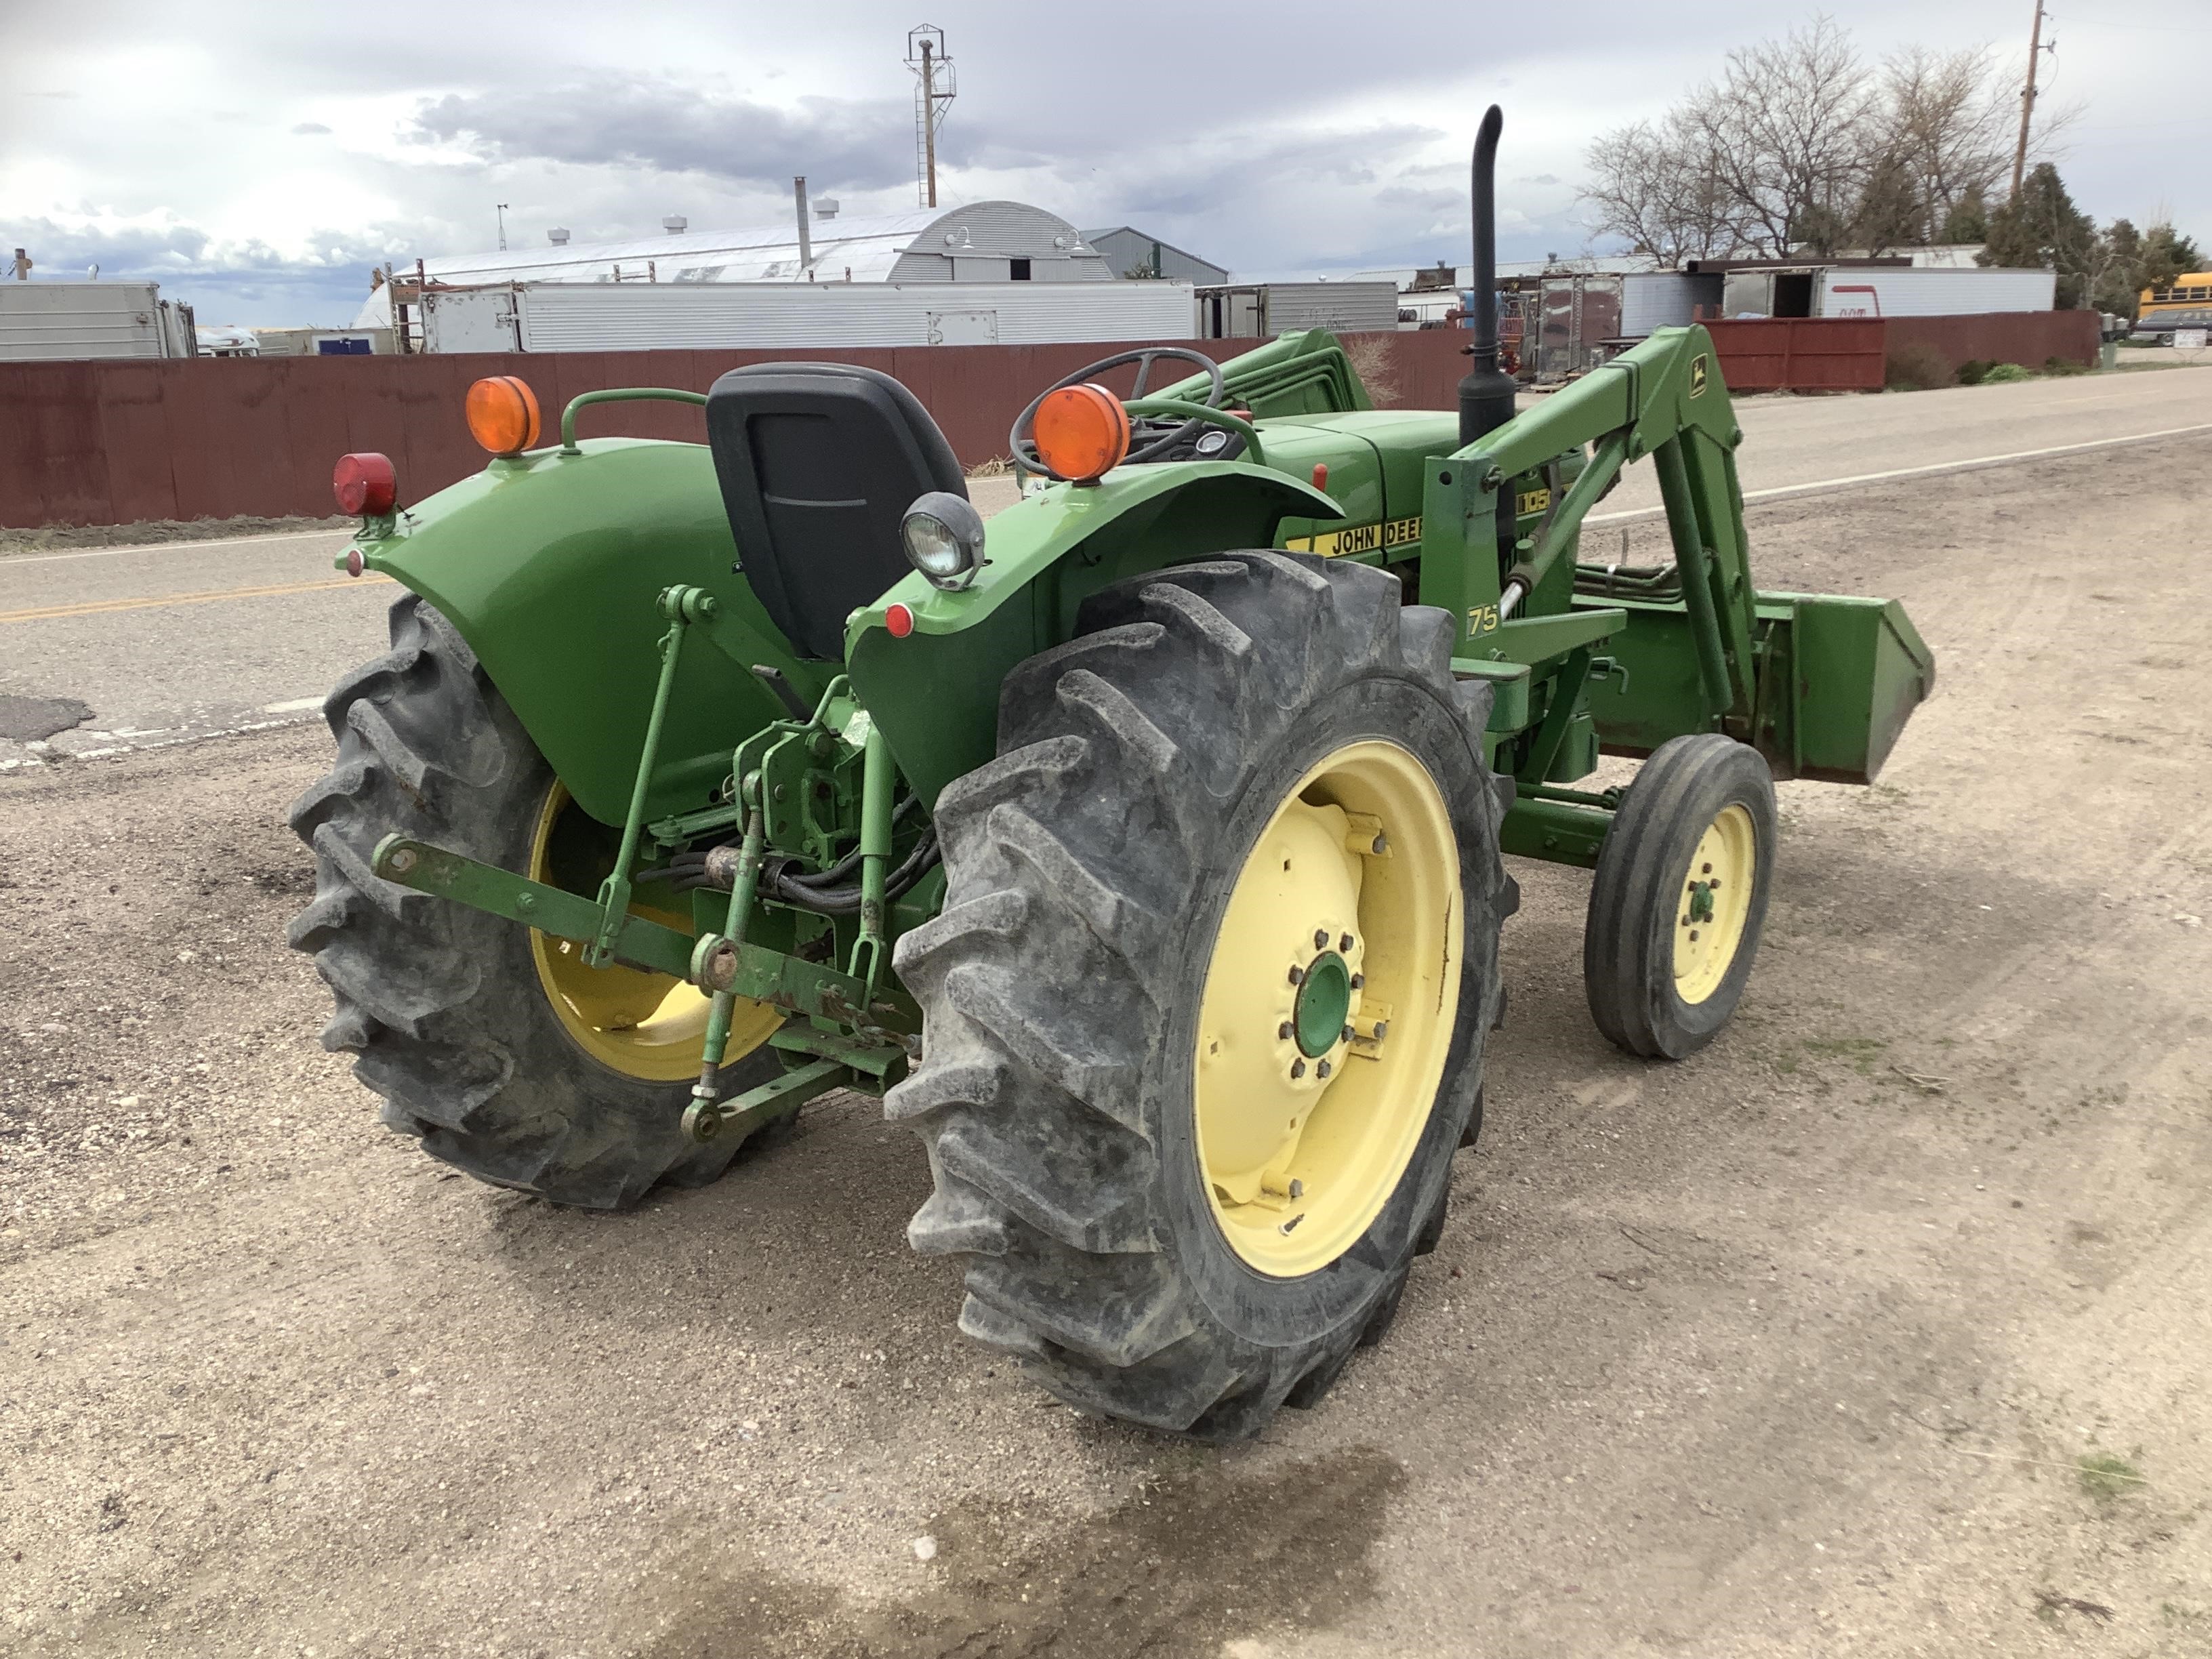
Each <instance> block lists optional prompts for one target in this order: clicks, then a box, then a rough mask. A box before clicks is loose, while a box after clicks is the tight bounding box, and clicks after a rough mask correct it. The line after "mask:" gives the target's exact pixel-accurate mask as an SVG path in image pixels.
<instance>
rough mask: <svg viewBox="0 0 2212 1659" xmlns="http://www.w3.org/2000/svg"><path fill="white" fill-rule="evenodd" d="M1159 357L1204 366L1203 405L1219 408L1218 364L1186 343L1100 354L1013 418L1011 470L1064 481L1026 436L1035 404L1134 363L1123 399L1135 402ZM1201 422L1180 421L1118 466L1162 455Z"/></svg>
mask: <svg viewBox="0 0 2212 1659" xmlns="http://www.w3.org/2000/svg"><path fill="white" fill-rule="evenodd" d="M1162 357H1180V358H1182V359H1183V361H1184V362H1192V363H1196V364H1197V365H1198V366H1199V367H1200V368H1202V369H1204V370H1205V371H1206V398H1205V406H1206V408H1208V409H1218V408H1220V407H1221V400H1222V399H1223V398H1225V397H1226V396H1228V392H1229V388H1228V385H1227V383H1226V382H1225V381H1224V380H1222V378H1221V365H1220V364H1219V363H1217V362H1214V361H1213V359H1212V358H1211V357H1209V356H1206V354H1205V353H1204V352H1202V351H1193V350H1192V349H1190V348H1189V347H1188V346H1146V347H1145V348H1144V349H1142V350H1140V351H1118V352H1116V353H1115V354H1114V356H1111V357H1101V358H1100V359H1099V360H1098V361H1097V362H1095V363H1085V365H1084V366H1083V367H1082V368H1079V369H1077V370H1076V371H1075V373H1074V374H1071V375H1069V376H1068V377H1067V378H1066V380H1055V381H1054V382H1053V383H1052V384H1051V385H1050V386H1047V387H1046V388H1045V389H1044V390H1043V391H1042V392H1038V393H1037V395H1036V397H1035V398H1031V399H1030V406H1029V407H1028V408H1027V409H1025V410H1023V411H1022V412H1021V413H1020V414H1019V415H1018V416H1016V417H1015V419H1014V429H1013V430H1012V432H1010V433H1008V434H1007V435H1006V447H1007V449H1008V451H1009V452H1010V453H1012V456H1013V459H1014V467H1015V470H1016V471H1021V472H1034V473H1036V474H1038V475H1039V476H1040V477H1047V478H1050V479H1052V480H1054V482H1055V483H1066V482H1067V480H1066V479H1065V478H1063V477H1060V474H1059V473H1057V472H1055V471H1053V470H1052V468H1051V467H1049V466H1048V465H1045V461H1044V458H1043V457H1042V455H1039V454H1038V453H1037V449H1036V441H1034V440H1033V439H1032V438H1031V437H1030V426H1031V424H1032V423H1033V422H1035V421H1036V412H1037V408H1038V405H1039V404H1042V403H1043V402H1044V400H1045V399H1046V398H1049V397H1050V396H1052V394H1053V393H1054V392H1060V391H1063V390H1065V389H1066V387H1068V386H1081V385H1082V384H1083V383H1084V382H1085V380H1092V379H1095V378H1096V377H1097V376H1098V375H1101V374H1104V373H1105V372H1106V371H1107V370H1108V369H1109V368H1121V365H1122V364H1124V363H1134V364H1136V365H1137V385H1136V389H1135V390H1134V391H1133V392H1131V393H1130V394H1129V397H1128V399H1127V401H1128V402H1130V403H1135V402H1137V401H1139V399H1141V398H1143V397H1144V395H1145V384H1146V381H1148V380H1151V379H1152V364H1153V363H1154V362H1157V361H1158V360H1159V359H1160V358H1162ZM1205 424H1206V422H1204V421H1198V420H1190V421H1183V422H1178V423H1177V424H1176V426H1175V427H1174V428H1173V429H1172V430H1170V431H1169V432H1167V433H1165V434H1164V435H1162V436H1160V437H1158V438H1156V439H1154V440H1153V441H1152V442H1150V443H1148V444H1146V446H1145V447H1143V448H1141V449H1138V450H1134V451H1133V452H1131V453H1129V454H1127V455H1124V456H1123V457H1122V458H1121V465H1124V466H1130V465H1135V464H1137V463H1139V462H1141V461H1149V460H1151V459H1152V458H1153V457H1155V456H1157V455H1161V454H1164V453H1166V452H1167V451H1168V450H1170V449H1172V448H1174V447H1175V446H1176V445H1177V444H1179V443H1181V442H1182V441H1183V440H1184V439H1185V438H1188V437H1189V436H1191V435H1193V434H1194V433H1195V432H1196V431H1197V430H1198V428H1200V427H1201V426H1204V425H1205Z"/></svg>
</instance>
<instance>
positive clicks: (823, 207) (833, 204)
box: [814, 196, 837, 219]
mask: <svg viewBox="0 0 2212 1659" xmlns="http://www.w3.org/2000/svg"><path fill="white" fill-rule="evenodd" d="M814 216H815V217H816V218H817V219H834V218H836V216H837V198H836V197H834V196H824V197H822V198H821V199H819V200H818V201H817V202H816V203H815V204H814Z"/></svg>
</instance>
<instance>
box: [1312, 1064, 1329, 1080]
mask: <svg viewBox="0 0 2212 1659" xmlns="http://www.w3.org/2000/svg"><path fill="white" fill-rule="evenodd" d="M1314 1075H1315V1076H1316V1077H1327V1076H1328V1061H1327V1060H1316V1061H1314Z"/></svg>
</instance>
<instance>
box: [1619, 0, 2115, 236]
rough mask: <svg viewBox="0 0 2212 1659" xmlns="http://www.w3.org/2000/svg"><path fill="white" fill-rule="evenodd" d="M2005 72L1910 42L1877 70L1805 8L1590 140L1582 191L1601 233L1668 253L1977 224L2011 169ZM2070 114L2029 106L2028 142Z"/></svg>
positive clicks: (1922, 232)
mask: <svg viewBox="0 0 2212 1659" xmlns="http://www.w3.org/2000/svg"><path fill="white" fill-rule="evenodd" d="M2017 78H2018V77H2017V76H2015V75H2014V74H2013V73H2012V72H2011V70H2008V69H2007V68H2006V67H2005V65H2004V64H2002V63H2001V62H2000V61H1999V60H1997V59H1996V58H1995V57H1994V56H1993V55H1992V53H1991V52H1990V50H1989V49H1987V48H1982V49H1979V50H1968V51H1962V52H1931V51H1929V50H1928V49H1927V48H1925V47H1922V46H1913V47H1909V48H1907V49H1906V50H1905V51H1903V52H1898V53H1897V54H1895V55H1894V56H1893V57H1891V58H1888V59H1887V60H1886V61H1884V62H1883V64H1881V66H1880V69H1879V70H1875V69H1874V68H1872V67H1870V66H1869V64H1868V63H1867V61H1866V60H1865V59H1864V58H1862V57H1861V56H1860V55H1859V52H1858V49H1857V47H1856V46H1854V45H1853V44H1852V43H1851V38H1850V34H1849V33H1848V32H1847V31H1845V30H1844V29H1843V28H1842V27H1839V26H1838V24H1837V23H1836V22H1835V21H1834V20H1833V19H1832V18H1830V17H1827V16H1826V15H1822V16H1819V17H1816V18H1814V20H1813V21H1812V22H1810V23H1809V24H1807V25H1805V26H1804V27H1802V28H1799V29H1796V30H1795V31H1793V32H1792V33H1790V34H1789V35H1787V36H1786V37H1784V38H1783V39H1781V40H1766V41H1762V42H1761V43H1759V45H1757V46H1746V47H1741V48H1739V49H1738V50H1736V51H1735V52H1730V53H1729V56H1728V60H1727V63H1726V65H1725V67H1724V68H1723V71H1722V73H1721V76H1720V77H1719V79H1718V80H1717V81H1715V82H1706V83H1705V84H1704V85H1702V86H1699V87H1698V88H1695V89H1693V90H1692V92H1691V94H1689V96H1688V97H1687V98H1686V100H1684V101H1683V102H1681V103H1680V104H1678V105H1677V106H1675V107H1674V109H1672V110H1670V111H1668V112H1667V114H1666V115H1664V116H1663V117H1662V118H1660V119H1658V120H1657V121H1656V122H1654V121H1639V122H1638V123H1636V124H1635V125H1632V126H1626V127H1620V128H1617V129H1615V130H1614V131H1612V132H1609V133H1607V134H1606V135H1605V136H1604V137H1601V138H1600V139H1598V140H1597V142H1596V143H1594V144H1592V145H1591V146H1590V149H1589V156H1588V160H1589V168H1590V173H1591V179H1590V183H1589V185H1588V186H1587V187H1586V188H1585V190H1584V191H1583V199H1584V201H1585V202H1586V203H1588V204H1589V207H1590V209H1591V219H1592V222H1593V228H1595V229H1596V230H1597V231H1598V232H1599V233H1600V234H1610V235H1614V236H1619V237H1620V238H1622V239H1623V240H1626V242H1627V243H1628V244H1629V245H1630V246H1631V247H1632V248H1634V249H1635V250H1636V251H1637V252H1643V253H1648V254H1650V256H1651V257H1652V258H1655V259H1657V260H1659V261H1660V262H1662V264H1679V263H1680V261H1681V260H1683V259H1686V258H1702V257H1711V256H1712V255H1717V254H1729V253H1755V254H1765V255H1770V256H1779V255H1784V254H1788V253H1791V252H1806V253H1809V254H1813V255H1815V256H1826V255H1830V254H1833V253H1835V252H1838V251H1839V250H1840V249H1841V248H1843V247H1844V246H1846V245H1848V246H1854V247H1863V248H1864V249H1866V250H1867V251H1868V252H1872V253H1881V252H1884V251H1886V250H1888V249H1892V248H1897V247H1906V246H1916V245H1921V244H1926V243H1930V242H1936V241H1940V240H1946V239H1947V237H1946V233H1947V229H1950V228H1956V229H1960V230H1966V229H1967V228H1969V227H1974V226H1978V224H1979V223H1980V222H1982V220H1983V219H1984V216H1985V204H1986V203H1987V202H1988V201H1989V200H1990V198H1991V197H1993V196H1995V195H1996V193H1997V191H1998V189H1999V185H2000V181H2001V180H2002V178H2003V175H2004V173H2005V172H2006V170H2007V169H2008V167H2009V166H2010V165H2011V160H2012V123H2013V121H2014V119H2015V112H2016V110H2017V94H2016V92H2015V82H2016V80H2017ZM2078 113H2079V109H2078V106H2077V107H2075V108H2067V109H2057V108H2051V109H2045V108H2042V107H2040V106H2039V111H2038V126H2037V130H2036V134H2035V141H2034V145H2035V150H2036V153H2037V154H2039V155H2042V154H2046V153H2049V152H2050V151H2051V149H2053V147H2054V141H2055V140H2056V139H2057V137H2058V136H2059V135H2060V133H2061V132H2063V130H2064V129H2065V127H2066V125H2068V123H2069V121H2071V120H2072V118H2074V117H2075V115H2076V114H2078ZM1966 240H1972V235H1968V236H1967V237H1966Z"/></svg>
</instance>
